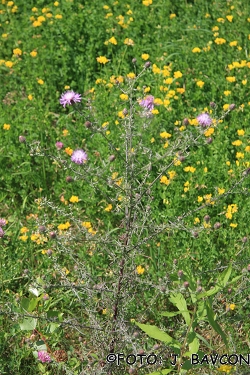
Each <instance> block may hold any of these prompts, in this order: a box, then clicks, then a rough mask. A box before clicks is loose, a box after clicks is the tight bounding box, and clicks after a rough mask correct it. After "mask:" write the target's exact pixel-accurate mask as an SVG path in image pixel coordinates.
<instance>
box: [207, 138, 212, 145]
mask: <svg viewBox="0 0 250 375" xmlns="http://www.w3.org/2000/svg"><path fill="white" fill-rule="evenodd" d="M212 142H213V138H212V137H209V138H207V144H209V145H210V144H211V143H212Z"/></svg>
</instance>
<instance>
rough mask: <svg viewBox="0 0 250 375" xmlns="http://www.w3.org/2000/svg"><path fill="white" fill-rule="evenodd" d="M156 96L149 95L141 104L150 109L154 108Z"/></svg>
mask: <svg viewBox="0 0 250 375" xmlns="http://www.w3.org/2000/svg"><path fill="white" fill-rule="evenodd" d="M154 99H155V98H154V97H153V96H152V95H148V96H147V97H146V98H145V99H143V100H141V101H140V103H139V104H140V106H141V107H144V108H146V109H147V110H149V111H152V109H154Z"/></svg>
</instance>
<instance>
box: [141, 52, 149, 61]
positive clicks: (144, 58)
mask: <svg viewBox="0 0 250 375" xmlns="http://www.w3.org/2000/svg"><path fill="white" fill-rule="evenodd" d="M141 58H142V59H143V60H148V59H149V54H147V53H143V54H142V55H141Z"/></svg>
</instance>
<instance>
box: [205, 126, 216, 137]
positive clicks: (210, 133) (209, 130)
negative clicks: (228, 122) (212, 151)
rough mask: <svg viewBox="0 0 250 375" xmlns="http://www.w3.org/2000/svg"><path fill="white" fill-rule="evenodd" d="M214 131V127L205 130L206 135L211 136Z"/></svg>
mask: <svg viewBox="0 0 250 375" xmlns="http://www.w3.org/2000/svg"><path fill="white" fill-rule="evenodd" d="M213 133H214V128H209V129H208V130H206V131H205V132H204V135H205V137H210V135H212V134H213Z"/></svg>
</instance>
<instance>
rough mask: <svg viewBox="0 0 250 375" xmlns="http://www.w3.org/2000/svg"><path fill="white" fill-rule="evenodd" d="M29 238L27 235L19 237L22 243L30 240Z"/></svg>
mask: <svg viewBox="0 0 250 375" xmlns="http://www.w3.org/2000/svg"><path fill="white" fill-rule="evenodd" d="M28 238H29V237H28V236H26V235H23V236H20V237H19V240H22V241H24V242H25V241H27V239H28Z"/></svg>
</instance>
